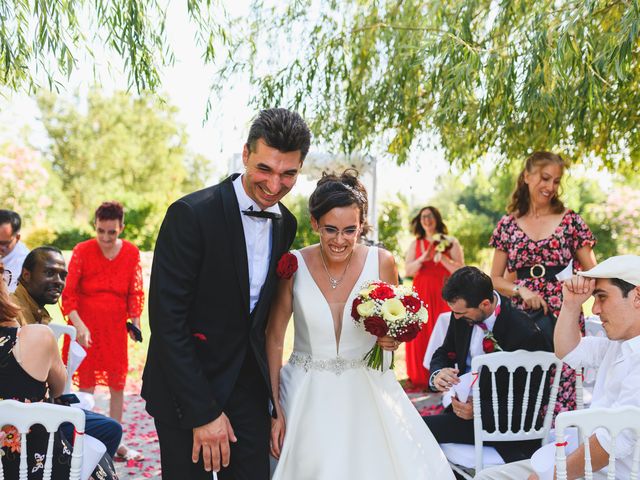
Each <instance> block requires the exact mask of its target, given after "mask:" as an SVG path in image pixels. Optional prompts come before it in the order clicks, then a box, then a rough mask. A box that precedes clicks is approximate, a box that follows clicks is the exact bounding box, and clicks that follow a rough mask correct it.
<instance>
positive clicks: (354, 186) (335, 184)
mask: <svg viewBox="0 0 640 480" xmlns="http://www.w3.org/2000/svg"><path fill="white" fill-rule="evenodd" d="M351 205H356V206H357V207H358V209H359V210H360V225H361V226H362V232H361V234H362V235H365V234H366V233H367V232H368V231H369V225H368V224H367V211H368V209H369V203H368V200H367V190H366V188H364V185H363V184H362V183H361V182H360V180H358V171H357V170H354V169H353V168H348V169H346V170H345V171H344V172H342V173H341V174H340V175H336V174H335V173H326V172H323V173H322V178H320V180H318V183H317V185H316V189H315V190H314V191H313V193H312V194H311V196H310V197H309V213H310V214H311V216H312V217H313V218H315V219H316V221H320V218H322V216H323V215H325V214H326V213H327V212H329V211H330V210H333V209H334V208H339V207H349V206H351Z"/></svg>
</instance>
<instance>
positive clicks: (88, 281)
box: [62, 239, 144, 390]
mask: <svg viewBox="0 0 640 480" xmlns="http://www.w3.org/2000/svg"><path fill="white" fill-rule="evenodd" d="M143 303H144V291H143V285H142V269H141V267H140V252H139V251H138V248H137V247H136V246H135V245H133V244H132V243H131V242H128V241H126V240H122V248H121V249H120V252H119V253H118V255H117V256H116V257H115V258H113V259H112V260H109V259H108V258H106V257H105V256H104V255H103V254H102V250H100V246H99V245H98V242H97V240H96V239H91V240H87V241H85V242H81V243H79V244H78V245H76V247H75V248H74V249H73V256H72V257H71V261H70V262H69V275H68V276H67V284H66V286H65V289H64V291H63V292H62V310H63V313H64V314H65V315H68V314H69V312H71V311H73V310H77V311H78V314H79V315H80V318H81V319H82V321H83V322H84V323H85V325H86V326H87V328H88V329H89V331H90V332H91V346H90V347H89V348H88V349H87V357H86V358H85V359H84V361H83V362H82V363H81V364H80V367H79V368H78V371H77V372H76V373H75V375H74V377H73V378H74V382H75V383H76V385H78V386H79V387H80V388H91V387H93V386H95V385H107V386H109V387H111V388H114V389H116V390H122V389H124V385H125V381H126V378H127V368H128V356H127V339H128V334H127V327H126V323H127V320H128V319H129V318H134V317H140V314H141V313H142V305H143ZM67 351H68V342H65V345H64V350H63V357H62V358H67Z"/></svg>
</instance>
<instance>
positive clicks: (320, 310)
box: [272, 248, 454, 480]
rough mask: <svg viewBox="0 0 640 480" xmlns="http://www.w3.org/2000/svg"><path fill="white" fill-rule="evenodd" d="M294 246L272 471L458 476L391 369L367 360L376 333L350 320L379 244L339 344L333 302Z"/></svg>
mask: <svg viewBox="0 0 640 480" xmlns="http://www.w3.org/2000/svg"><path fill="white" fill-rule="evenodd" d="M294 254H295V255H296V257H297V258H298V270H297V272H296V273H295V277H294V280H293V315H294V327H295V343H294V351H293V353H292V354H291V357H290V358H289V362H288V363H287V364H286V365H285V366H284V367H282V370H281V372H280V402H281V404H282V407H283V409H284V412H285V422H286V434H285V439H284V445H283V448H282V452H281V456H280V460H279V462H278V464H277V467H276V469H275V471H274V474H273V477H272V479H273V480H361V479H384V480H420V479H437V480H446V479H453V478H454V476H453V473H452V472H451V469H450V468H449V465H448V463H447V460H446V458H445V456H444V454H443V453H442V450H440V447H439V446H438V444H437V442H436V441H435V439H434V438H433V435H432V434H431V432H430V431H429V429H428V428H427V426H426V425H425V423H424V421H423V420H422V418H421V417H420V415H419V414H418V412H417V410H416V409H415V407H414V406H413V404H412V403H411V401H410V400H409V398H408V397H407V395H406V394H405V393H404V391H403V390H402V387H401V386H400V384H399V383H398V381H397V380H396V378H395V375H394V373H393V371H391V370H386V371H385V372H380V371H379V370H371V369H369V368H367V367H366V366H365V364H364V362H363V361H362V358H363V357H364V355H365V354H366V353H367V351H369V349H370V348H371V347H372V346H373V345H374V343H375V337H374V336H372V335H371V334H369V333H367V332H365V331H364V330H363V329H361V328H360V327H358V326H357V325H356V324H355V323H354V322H353V320H352V319H351V315H350V313H351V304H352V302H353V298H354V297H355V295H356V294H357V292H358V288H359V287H360V286H361V285H362V284H363V283H364V282H365V281H366V280H376V279H379V278H380V277H379V273H378V249H377V248H369V252H368V254H367V258H366V261H365V265H364V268H363V270H362V273H361V274H360V277H359V278H358V280H357V282H356V283H355V285H354V288H353V289H352V291H351V294H350V295H349V298H348V300H347V302H346V304H345V306H344V309H343V312H342V315H343V317H342V319H343V320H342V332H341V335H340V342H339V346H338V347H337V348H336V338H335V333H334V325H333V318H332V314H331V309H330V306H329V304H328V303H327V301H326V300H325V297H324V296H323V294H322V292H321V291H320V288H319V287H318V286H317V284H316V283H315V281H314V279H313V278H312V276H311V274H310V273H309V270H308V268H307V266H306V264H305V262H304V259H303V257H302V255H301V254H300V252H297V251H296V252H294ZM336 350H337V351H336Z"/></svg>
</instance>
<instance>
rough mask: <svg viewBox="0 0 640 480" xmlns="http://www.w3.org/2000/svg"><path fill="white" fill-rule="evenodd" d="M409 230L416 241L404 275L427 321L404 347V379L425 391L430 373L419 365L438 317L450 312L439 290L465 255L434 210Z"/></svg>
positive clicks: (423, 214) (417, 218)
mask: <svg viewBox="0 0 640 480" xmlns="http://www.w3.org/2000/svg"><path fill="white" fill-rule="evenodd" d="M411 227H412V229H413V233H414V235H415V236H416V239H415V240H414V241H413V242H411V245H410V246H409V249H408V250H407V255H406V259H405V274H406V276H408V277H413V286H414V288H415V290H416V291H417V292H418V294H419V295H420V297H421V298H422V300H424V302H425V303H426V304H427V310H428V312H429V321H428V322H427V323H426V324H424V325H423V326H422V330H421V332H420V333H419V334H418V336H417V337H416V338H415V339H414V340H412V341H411V342H408V343H407V344H406V362H407V375H408V376H409V380H410V381H411V383H412V384H413V386H415V387H419V388H426V387H427V385H428V382H429V371H428V370H427V369H426V368H424V365H423V364H422V362H423V361H424V353H425V351H426V350H427V345H428V344H429V338H430V337H431V332H432V331H433V327H434V325H435V321H436V319H437V318H438V315H440V314H441V313H442V312H446V311H448V310H449V307H448V305H447V303H446V302H445V301H444V300H443V299H442V286H443V285H444V283H445V281H446V280H447V278H449V276H450V275H451V274H452V273H453V272H454V271H456V270H457V269H458V268H460V267H462V266H463V265H464V254H463V252H462V247H461V246H460V243H459V242H458V240H456V239H455V238H454V237H451V236H448V235H447V234H448V230H447V226H446V225H445V224H444V222H443V221H442V215H440V212H439V211H438V209H437V208H435V207H431V206H428V207H424V208H422V209H421V210H420V212H418V214H417V215H416V216H415V217H414V218H413V219H412V220H411Z"/></svg>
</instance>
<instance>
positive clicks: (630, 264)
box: [578, 255, 640, 287]
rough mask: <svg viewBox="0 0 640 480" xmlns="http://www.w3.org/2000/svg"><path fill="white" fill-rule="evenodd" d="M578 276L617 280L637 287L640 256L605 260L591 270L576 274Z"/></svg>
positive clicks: (639, 274)
mask: <svg viewBox="0 0 640 480" xmlns="http://www.w3.org/2000/svg"><path fill="white" fill-rule="evenodd" d="M578 275H582V276H583V277H588V278H619V279H620V280H624V281H625V282H629V283H630V284H631V285H635V286H636V287H637V286H638V285H640V256H638V255H618V256H616V257H611V258H607V259H606V260H605V261H604V262H602V263H599V264H598V265H596V266H595V267H593V268H592V269H591V270H587V271H586V272H578Z"/></svg>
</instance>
